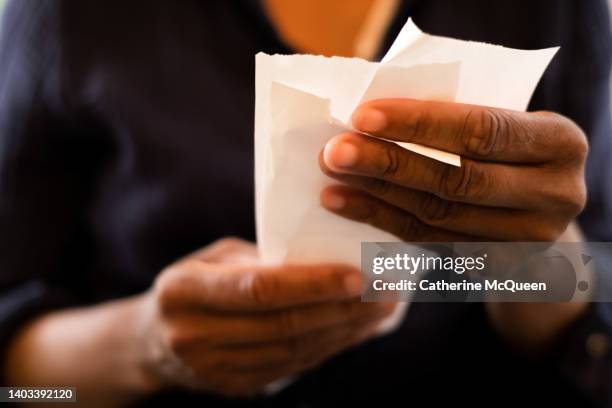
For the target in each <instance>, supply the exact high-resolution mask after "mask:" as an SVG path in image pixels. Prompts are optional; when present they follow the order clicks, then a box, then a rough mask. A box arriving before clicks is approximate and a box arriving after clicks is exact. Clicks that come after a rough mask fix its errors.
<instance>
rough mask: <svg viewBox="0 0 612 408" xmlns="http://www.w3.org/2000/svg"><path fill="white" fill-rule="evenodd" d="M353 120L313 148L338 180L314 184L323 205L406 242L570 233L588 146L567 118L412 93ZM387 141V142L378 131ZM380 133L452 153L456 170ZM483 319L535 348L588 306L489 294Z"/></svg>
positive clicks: (548, 237)
mask: <svg viewBox="0 0 612 408" xmlns="http://www.w3.org/2000/svg"><path fill="white" fill-rule="evenodd" d="M353 126H354V127H355V129H357V130H359V131H361V132H363V133H367V134H369V135H372V136H375V137H370V136H366V135H364V134H359V133H351V132H347V133H342V134H339V135H338V136H336V137H334V138H333V139H332V140H330V141H329V142H328V143H327V144H326V146H325V148H324V149H323V150H322V151H321V155H320V157H319V162H320V166H321V169H322V170H323V172H325V173H326V174H327V175H329V176H330V177H332V178H334V179H335V180H337V181H339V182H340V183H339V184H338V185H334V186H330V187H328V188H326V189H325V190H323V191H322V193H321V203H322V205H323V206H324V207H326V208H327V209H328V210H330V211H332V212H334V213H336V214H338V215H340V216H342V217H346V218H348V219H351V220H355V221H358V222H363V223H367V224H371V225H373V226H375V227H377V228H380V229H382V230H385V231H388V232H390V233H392V234H394V235H396V236H397V237H398V238H399V239H401V240H403V241H407V242H428V241H429V242H443V241H546V242H554V241H557V240H560V239H561V240H572V241H576V240H579V237H578V235H577V234H575V233H572V231H573V228H568V227H573V220H574V219H575V217H576V216H577V215H578V214H579V213H580V212H581V211H582V209H583V208H584V205H585V202H586V185H585V181H584V167H585V161H586V157H587V153H588V143H587V139H586V137H585V135H584V133H583V132H582V131H581V130H580V128H579V127H578V126H576V125H575V124H574V123H573V122H572V121H571V120H569V119H567V118H565V117H563V116H561V115H558V114H555V113H550V112H534V113H525V112H515V111H509V110H502V109H493V108H487V107H480V106H473V105H462V104H454V103H443V102H424V101H415V100H409V99H385V100H376V101H371V102H368V103H365V104H364V105H362V106H361V107H360V108H359V109H357V111H356V112H355V113H354V115H353ZM382 139H386V140H382ZM387 140H392V141H398V142H411V143H418V144H422V145H426V146H429V147H433V148H436V149H441V150H444V151H448V152H452V153H456V154H459V155H460V156H461V157H462V159H461V167H454V166H451V165H448V164H445V163H442V162H439V161H436V160H433V159H430V158H427V157H424V156H421V155H419V154H416V153H413V152H411V151H408V150H406V149H403V148H402V147H400V146H397V145H396V144H394V143H392V142H389V141H387ZM486 308H487V311H488V314H489V317H490V319H491V321H492V323H493V325H494V326H495V327H496V328H497V329H498V330H499V332H500V333H501V334H502V335H503V336H504V337H505V338H506V339H507V340H508V341H509V342H510V343H511V344H512V345H513V346H515V347H517V348H519V349H521V350H523V351H527V352H530V353H541V352H542V351H544V350H545V348H546V346H547V345H549V344H550V343H552V342H554V341H555V339H556V337H557V336H558V334H559V333H560V332H561V331H562V330H563V329H564V328H566V327H567V326H568V325H569V324H571V322H573V321H574V320H575V319H577V318H578V316H580V314H581V313H583V312H584V310H585V303H582V302H574V303H548V304H543V303H542V304H529V303H488V304H487V305H486Z"/></svg>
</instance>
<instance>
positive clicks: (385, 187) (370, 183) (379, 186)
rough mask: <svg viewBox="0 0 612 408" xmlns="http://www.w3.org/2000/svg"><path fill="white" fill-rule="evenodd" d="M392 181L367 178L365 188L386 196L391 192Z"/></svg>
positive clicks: (374, 193) (372, 192) (380, 195)
mask: <svg viewBox="0 0 612 408" xmlns="http://www.w3.org/2000/svg"><path fill="white" fill-rule="evenodd" d="M391 188H392V185H391V183H388V182H386V181H385V180H381V179H378V178H367V179H366V181H365V190H366V191H367V192H369V193H371V194H373V195H376V196H379V197H386V196H387V195H389V193H390V192H391Z"/></svg>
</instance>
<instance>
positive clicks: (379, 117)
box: [353, 108, 387, 133]
mask: <svg viewBox="0 0 612 408" xmlns="http://www.w3.org/2000/svg"><path fill="white" fill-rule="evenodd" d="M353 126H354V127H355V129H357V130H361V131H362V132H366V133H370V132H378V131H380V130H383V129H384V128H385V127H386V126H387V117H386V116H385V114H384V113H382V112H381V111H379V110H376V109H371V108H365V109H358V110H357V112H355V113H354V114H353Z"/></svg>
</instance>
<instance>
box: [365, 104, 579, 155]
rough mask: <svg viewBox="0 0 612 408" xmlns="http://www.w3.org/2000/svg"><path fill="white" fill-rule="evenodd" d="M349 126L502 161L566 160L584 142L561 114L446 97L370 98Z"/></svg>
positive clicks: (391, 138)
mask: <svg viewBox="0 0 612 408" xmlns="http://www.w3.org/2000/svg"><path fill="white" fill-rule="evenodd" d="M353 126H355V128H356V129H358V130H360V131H362V132H365V133H368V134H371V135H374V136H376V137H380V138H384V139H390V140H396V141H401V142H412V143H418V144H423V145H426V146H429V147H433V148H437V149H441V150H445V151H449V152H453V153H457V154H459V155H461V156H463V157H468V158H472V159H476V160H485V161H497V162H507V163H514V162H523V163H543V162H549V161H556V160H566V159H569V158H571V157H572V156H575V154H576V150H577V149H580V150H582V149H584V148H585V147H586V138H585V137H584V135H583V134H582V132H581V131H580V130H579V128H578V127H577V126H576V125H575V124H573V122H571V121H570V120H569V119H567V118H564V117H562V116H561V115H557V114H553V113H550V112H538V113H526V112H516V111H509V110H502V109H495V108H488V107H482V106H476V105H465V104H457V103H449V102H430V101H417V100H412V99H379V100H374V101H370V102H367V103H365V104H363V105H362V106H361V107H359V108H358V109H357V110H356V111H355V114H354V115H353Z"/></svg>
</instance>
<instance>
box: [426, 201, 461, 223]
mask: <svg viewBox="0 0 612 408" xmlns="http://www.w3.org/2000/svg"><path fill="white" fill-rule="evenodd" d="M458 208H459V207H458V206H457V204H456V203H454V202H452V201H448V200H443V199H441V198H440V197H437V196H435V195H433V194H429V195H427V196H426V197H425V198H424V199H423V200H422V201H421V204H420V206H419V214H420V215H421V219H422V220H423V221H424V222H426V223H427V224H430V225H435V226H437V225H446V224H449V223H451V222H453V221H454V220H455V219H456V217H457V213H458Z"/></svg>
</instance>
